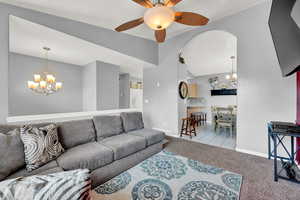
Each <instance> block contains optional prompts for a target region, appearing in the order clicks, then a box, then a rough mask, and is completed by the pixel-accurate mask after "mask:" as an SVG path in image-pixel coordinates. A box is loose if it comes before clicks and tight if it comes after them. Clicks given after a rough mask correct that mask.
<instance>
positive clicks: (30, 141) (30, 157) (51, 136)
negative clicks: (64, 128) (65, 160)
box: [21, 124, 64, 171]
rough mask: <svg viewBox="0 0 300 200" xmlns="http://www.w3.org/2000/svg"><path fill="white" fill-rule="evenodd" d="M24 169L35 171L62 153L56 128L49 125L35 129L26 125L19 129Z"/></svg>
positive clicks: (62, 149)
mask: <svg viewBox="0 0 300 200" xmlns="http://www.w3.org/2000/svg"><path fill="white" fill-rule="evenodd" d="M21 140H22V141H23V144H24V153H25V162H26V169H27V170H28V171H32V170H35V169H37V168H39V167H41V166H42V165H44V164H46V163H48V162H49V161H51V160H53V159H55V158H57V157H58V156H60V154H62V153H63V152H64V148H63V147H62V145H61V144H60V142H59V140H58V135H57V126H56V125H55V124H50V125H48V126H45V127H41V128H37V127H34V126H31V125H26V126H23V127H22V128H21Z"/></svg>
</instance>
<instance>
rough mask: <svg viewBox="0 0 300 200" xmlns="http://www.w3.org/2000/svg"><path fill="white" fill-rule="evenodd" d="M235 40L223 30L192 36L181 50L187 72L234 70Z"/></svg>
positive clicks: (225, 71)
mask: <svg viewBox="0 0 300 200" xmlns="http://www.w3.org/2000/svg"><path fill="white" fill-rule="evenodd" d="M237 42H238V41H237V38H236V37H235V36H234V35H232V34H231V33H228V32H225V31H207V32H204V33H202V34H199V35H198V36H196V37H194V38H193V39H192V40H191V41H190V42H189V43H188V44H187V45H186V46H185V47H184V48H183V50H182V54H183V57H184V60H185V63H186V65H187V68H188V70H189V72H191V73H192V74H193V75H194V76H204V75H211V74H221V73H230V72H231V71H232V70H233V71H234V72H236V68H237V66H236V63H237V62H236V61H237V59H236V58H237ZM232 56H234V59H231V57H232Z"/></svg>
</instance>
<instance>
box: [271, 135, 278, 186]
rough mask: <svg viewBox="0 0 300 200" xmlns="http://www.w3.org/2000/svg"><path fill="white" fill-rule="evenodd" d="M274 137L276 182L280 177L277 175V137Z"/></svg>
mask: <svg viewBox="0 0 300 200" xmlns="http://www.w3.org/2000/svg"><path fill="white" fill-rule="evenodd" d="M272 136H273V141H274V181H275V182H277V181H278V175H277V138H276V135H272Z"/></svg>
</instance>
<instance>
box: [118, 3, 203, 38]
mask: <svg viewBox="0 0 300 200" xmlns="http://www.w3.org/2000/svg"><path fill="white" fill-rule="evenodd" d="M132 1H134V2H135V3H138V4H140V5H141V6H143V7H145V8H148V10H147V11H146V12H145V14H144V17H141V18H138V19H135V20H132V21H130V22H127V23H125V24H122V25H121V26H119V27H117V28H116V29H115V30H116V31H118V32H122V31H126V30H128V29H131V28H134V27H136V26H139V25H141V24H142V23H145V24H147V25H148V26H149V27H150V28H151V29H153V30H155V38H156V41H157V42H159V43H161V42H164V41H165V39H166V28H167V27H169V26H170V25H171V24H172V23H173V22H174V21H175V22H177V23H181V24H185V25H189V26H203V25H206V24H207V23H208V21H209V19H208V18H206V17H204V16H202V15H199V14H196V13H192V12H175V11H174V10H173V9H172V8H171V7H173V6H175V5H176V4H177V3H179V2H181V1H182V0H157V2H156V3H152V2H151V1H150V0H132Z"/></svg>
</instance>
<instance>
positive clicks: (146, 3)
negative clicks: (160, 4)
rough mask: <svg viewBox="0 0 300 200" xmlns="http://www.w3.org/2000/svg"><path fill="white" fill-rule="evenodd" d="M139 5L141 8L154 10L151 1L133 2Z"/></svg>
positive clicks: (138, 0)
mask: <svg viewBox="0 0 300 200" xmlns="http://www.w3.org/2000/svg"><path fill="white" fill-rule="evenodd" d="M132 1H134V2H135V3H137V4H140V5H141V6H144V7H145V8H153V4H152V2H151V1H150V0H132Z"/></svg>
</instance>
